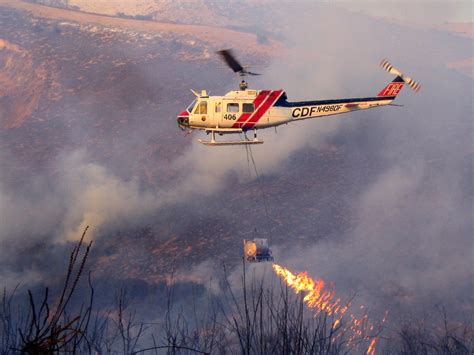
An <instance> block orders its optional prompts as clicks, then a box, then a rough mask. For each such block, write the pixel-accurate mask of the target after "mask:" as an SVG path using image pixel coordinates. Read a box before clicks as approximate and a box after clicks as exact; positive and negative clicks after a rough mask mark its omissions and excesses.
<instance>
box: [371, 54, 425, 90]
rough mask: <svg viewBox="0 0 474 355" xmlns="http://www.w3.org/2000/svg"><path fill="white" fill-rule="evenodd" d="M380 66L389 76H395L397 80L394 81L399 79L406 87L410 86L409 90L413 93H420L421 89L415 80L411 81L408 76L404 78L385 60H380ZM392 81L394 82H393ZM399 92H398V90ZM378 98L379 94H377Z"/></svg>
mask: <svg viewBox="0 0 474 355" xmlns="http://www.w3.org/2000/svg"><path fill="white" fill-rule="evenodd" d="M380 66H381V67H382V68H383V69H384V70H385V71H387V72H389V73H390V74H394V75H396V76H397V78H395V80H397V79H398V78H400V79H401V80H402V81H403V82H405V83H407V84H408V86H410V88H411V89H412V90H413V91H414V92H418V91H420V88H421V85H420V84H419V83H417V82H416V81H415V80H413V79H412V78H410V77H408V76H405V75H404V74H403V73H402V72H401V71H400V70H398V69H397V68H395V67H394V66H393V65H392V64H390V62H389V61H388V60H386V59H384V60H382V61H381V62H380ZM395 80H394V81H395ZM399 91H400V90H399ZM379 96H380V94H379Z"/></svg>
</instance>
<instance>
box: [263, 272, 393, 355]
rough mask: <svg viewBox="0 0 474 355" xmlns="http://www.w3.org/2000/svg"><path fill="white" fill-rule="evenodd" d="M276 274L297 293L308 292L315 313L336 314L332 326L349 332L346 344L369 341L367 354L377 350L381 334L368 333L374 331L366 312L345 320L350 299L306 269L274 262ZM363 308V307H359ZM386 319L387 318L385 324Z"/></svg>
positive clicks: (306, 296)
mask: <svg viewBox="0 0 474 355" xmlns="http://www.w3.org/2000/svg"><path fill="white" fill-rule="evenodd" d="M272 267H273V270H274V271H275V273H276V274H277V275H278V276H279V277H280V278H282V279H283V281H285V283H286V285H288V286H289V287H290V288H291V289H293V290H294V291H295V293H297V294H299V293H305V296H304V298H303V301H304V303H305V304H306V306H308V307H309V308H310V309H311V310H313V311H315V313H316V314H319V313H321V312H325V313H326V314H327V315H329V316H333V317H334V318H335V320H334V321H333V323H332V325H331V327H332V329H333V330H336V329H337V330H339V329H341V330H342V331H341V332H339V335H340V334H348V340H347V346H348V347H354V346H357V345H358V343H359V341H361V340H364V341H369V340H370V343H369V345H368V348H367V350H366V354H374V353H375V345H376V343H377V340H378V337H376V336H371V335H369V333H371V332H373V331H374V326H373V324H372V323H371V322H370V321H369V318H368V315H367V313H365V314H364V315H363V316H362V317H357V316H355V315H354V314H352V313H351V314H349V317H348V321H347V322H343V317H344V316H345V315H346V313H347V312H348V310H349V308H350V306H351V302H348V303H346V304H343V303H342V302H341V299H340V298H337V297H336V292H335V291H334V290H331V289H329V288H327V287H326V283H325V281H324V280H323V279H313V278H311V277H310V276H308V274H307V273H306V272H301V273H293V272H291V271H290V270H288V269H287V268H285V267H283V266H280V265H278V264H273V265H272ZM360 309H361V310H362V311H363V310H364V306H360ZM384 322H385V317H384V319H383V320H382V323H384Z"/></svg>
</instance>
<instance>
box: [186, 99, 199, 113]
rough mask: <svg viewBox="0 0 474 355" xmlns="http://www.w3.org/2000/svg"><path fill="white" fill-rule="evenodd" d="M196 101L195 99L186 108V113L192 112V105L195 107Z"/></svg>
mask: <svg viewBox="0 0 474 355" xmlns="http://www.w3.org/2000/svg"><path fill="white" fill-rule="evenodd" d="M196 101H197V99H194V100H193V102H191V104H190V105H189V106H188V108H187V109H186V111H188V112H189V113H191V112H193V108H194V105H196Z"/></svg>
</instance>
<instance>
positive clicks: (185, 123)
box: [176, 111, 189, 131]
mask: <svg viewBox="0 0 474 355" xmlns="http://www.w3.org/2000/svg"><path fill="white" fill-rule="evenodd" d="M176 121H177V122H178V126H179V128H181V129H182V130H183V131H184V130H186V128H189V113H188V112H186V111H183V112H181V113H180V114H179V115H178V117H177V118H176Z"/></svg>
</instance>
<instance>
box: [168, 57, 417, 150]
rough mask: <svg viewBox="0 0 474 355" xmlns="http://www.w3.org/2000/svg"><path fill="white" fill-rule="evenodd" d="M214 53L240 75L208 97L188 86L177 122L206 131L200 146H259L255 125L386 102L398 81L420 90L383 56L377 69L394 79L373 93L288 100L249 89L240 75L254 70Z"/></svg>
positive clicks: (278, 94)
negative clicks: (232, 85) (230, 87)
mask: <svg viewBox="0 0 474 355" xmlns="http://www.w3.org/2000/svg"><path fill="white" fill-rule="evenodd" d="M217 53H218V54H219V55H220V56H221V58H222V59H223V60H224V62H225V63H226V64H227V65H228V66H229V67H230V68H231V69H232V70H233V71H234V72H235V73H237V74H239V76H240V77H241V81H240V84H239V90H237V91H230V92H228V93H227V94H225V95H224V96H209V95H208V94H207V92H206V90H202V91H201V93H200V94H198V93H196V92H195V91H193V90H191V91H192V92H193V93H194V95H195V96H196V99H195V100H194V101H193V102H192V103H191V104H190V105H189V106H188V108H187V109H186V110H184V111H182V112H181V113H180V114H179V115H178V117H177V121H178V126H179V127H180V128H181V129H182V130H184V131H192V130H194V129H197V130H204V131H205V132H206V133H207V134H211V140H210V141H205V140H202V139H199V142H200V143H202V144H205V145H211V146H219V145H238V144H261V143H263V141H262V140H260V139H258V138H257V130H258V129H263V128H269V127H276V126H279V125H282V124H286V123H290V122H295V121H301V120H306V119H309V118H317V117H325V116H331V115H338V114H341V113H348V112H352V111H357V110H365V109H369V108H374V107H379V106H386V105H390V104H391V103H392V101H393V100H394V99H395V98H396V97H397V95H398V94H399V92H400V90H401V89H402V88H403V86H404V84H408V86H410V88H412V89H413V90H414V91H415V92H418V91H419V90H420V85H419V84H418V83H417V82H415V81H414V80H413V79H411V78H409V77H407V76H405V75H404V74H402V73H401V72H400V71H399V70H397V69H395V68H394V67H393V66H392V65H391V64H390V63H389V62H388V61H386V60H383V61H382V62H381V63H380V65H381V67H382V68H383V69H385V70H386V71H388V72H389V73H390V74H393V75H396V77H395V79H394V80H393V81H392V82H390V83H388V85H387V86H385V87H384V88H383V89H382V90H381V91H380V92H379V93H378V94H377V96H369V97H362V98H347V99H346V98H344V99H333V100H313V101H298V102H290V101H288V99H287V96H286V93H285V92H284V91H283V90H254V89H249V88H248V85H247V82H246V81H245V77H246V76H248V75H260V74H257V73H253V72H250V71H248V70H247V69H245V68H244V67H242V65H240V63H239V62H238V61H237V59H236V58H235V56H234V54H233V53H232V51H231V50H230V49H225V50H221V51H218V52H217ZM247 131H253V139H252V140H250V139H248V138H247V136H246V132H247ZM216 133H218V134H219V135H224V134H230V133H234V134H235V133H244V136H245V139H241V140H237V141H218V140H216Z"/></svg>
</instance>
